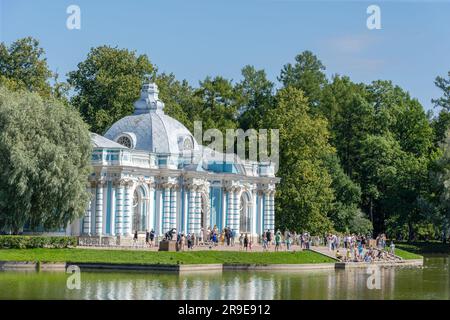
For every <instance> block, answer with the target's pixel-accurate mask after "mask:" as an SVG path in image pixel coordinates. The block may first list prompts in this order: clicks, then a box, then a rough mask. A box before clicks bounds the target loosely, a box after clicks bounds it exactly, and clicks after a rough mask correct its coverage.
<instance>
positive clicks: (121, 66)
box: [68, 46, 155, 134]
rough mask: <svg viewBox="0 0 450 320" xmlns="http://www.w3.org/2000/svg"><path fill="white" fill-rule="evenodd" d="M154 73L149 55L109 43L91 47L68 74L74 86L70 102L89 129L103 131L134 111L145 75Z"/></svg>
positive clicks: (70, 82)
mask: <svg viewBox="0 0 450 320" xmlns="http://www.w3.org/2000/svg"><path fill="white" fill-rule="evenodd" d="M154 73H155V68H154V67H153V65H152V64H151V63H150V61H149V59H148V57H147V56H146V55H139V56H137V55H136V52H134V51H129V50H126V49H118V48H113V47H109V46H101V47H97V48H92V49H91V51H90V52H89V54H88V56H87V59H86V60H85V61H83V62H80V63H79V64H78V69H77V70H76V71H72V72H69V74H68V83H69V84H70V85H71V86H73V88H74V90H75V95H74V96H73V97H72V99H71V103H72V104H73V106H75V108H77V109H78V110H79V111H80V113H81V115H82V116H83V118H84V120H85V121H86V122H87V123H88V124H89V126H90V130H91V131H93V132H96V133H99V134H102V133H104V131H106V130H107V129H108V128H109V127H110V126H111V125H112V124H113V123H114V122H116V121H117V120H119V119H121V118H123V117H125V116H127V115H130V114H132V113H133V110H134V108H133V103H134V102H135V101H136V100H137V99H138V98H139V94H140V89H141V86H142V82H143V81H144V78H145V76H147V75H152V76H154Z"/></svg>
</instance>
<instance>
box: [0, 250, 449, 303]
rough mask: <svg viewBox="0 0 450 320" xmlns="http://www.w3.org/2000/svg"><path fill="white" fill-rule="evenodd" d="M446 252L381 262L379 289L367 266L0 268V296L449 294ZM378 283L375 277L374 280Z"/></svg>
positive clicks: (403, 296)
mask: <svg viewBox="0 0 450 320" xmlns="http://www.w3.org/2000/svg"><path fill="white" fill-rule="evenodd" d="M449 264H450V257H449V256H445V257H442V256H428V257H426V258H425V263H424V267H423V268H413V267H401V268H399V267H397V268H392V267H391V268H381V269H380V271H379V274H380V276H381V277H380V278H379V279H380V281H379V283H380V286H379V287H380V289H376V288H374V289H369V288H368V285H367V279H368V278H369V277H370V275H369V274H368V273H367V270H365V269H361V270H336V271H334V270H327V271H298V272H291V271H289V272H284V271H276V272H223V273H221V272H211V273H208V272H206V273H205V272H201V273H189V274H181V275H177V274H170V273H144V272H142V273H141V272H97V271H96V272H88V271H82V272H81V289H79V290H77V289H72V290H70V289H68V288H67V285H66V282H67V279H68V277H69V276H70V275H69V274H65V273H64V272H40V273H37V272H24V271H20V272H11V271H5V272H0V299H221V300H235V299H450V268H449ZM373 283H374V284H375V286H376V282H373Z"/></svg>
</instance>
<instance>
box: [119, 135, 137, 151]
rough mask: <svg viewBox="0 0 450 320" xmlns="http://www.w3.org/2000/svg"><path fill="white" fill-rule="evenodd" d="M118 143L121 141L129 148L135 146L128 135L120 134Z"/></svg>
mask: <svg viewBox="0 0 450 320" xmlns="http://www.w3.org/2000/svg"><path fill="white" fill-rule="evenodd" d="M117 143H119V144H121V145H123V146H125V147H127V148H131V147H132V146H133V144H132V142H131V139H130V138H129V137H127V136H120V137H119V139H117Z"/></svg>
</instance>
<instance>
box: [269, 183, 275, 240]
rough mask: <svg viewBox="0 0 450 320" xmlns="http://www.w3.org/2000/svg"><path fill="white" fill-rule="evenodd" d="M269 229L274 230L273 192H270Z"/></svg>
mask: <svg viewBox="0 0 450 320" xmlns="http://www.w3.org/2000/svg"><path fill="white" fill-rule="evenodd" d="M270 231H275V192H274V191H272V192H271V193H270Z"/></svg>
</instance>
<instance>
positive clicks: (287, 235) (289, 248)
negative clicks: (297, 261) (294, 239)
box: [286, 231, 291, 251]
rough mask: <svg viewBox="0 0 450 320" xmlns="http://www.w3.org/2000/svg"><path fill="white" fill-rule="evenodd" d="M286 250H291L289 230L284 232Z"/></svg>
mask: <svg viewBox="0 0 450 320" xmlns="http://www.w3.org/2000/svg"><path fill="white" fill-rule="evenodd" d="M286 250H287V251H290V250H291V233H290V232H289V231H288V232H287V233H286Z"/></svg>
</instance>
